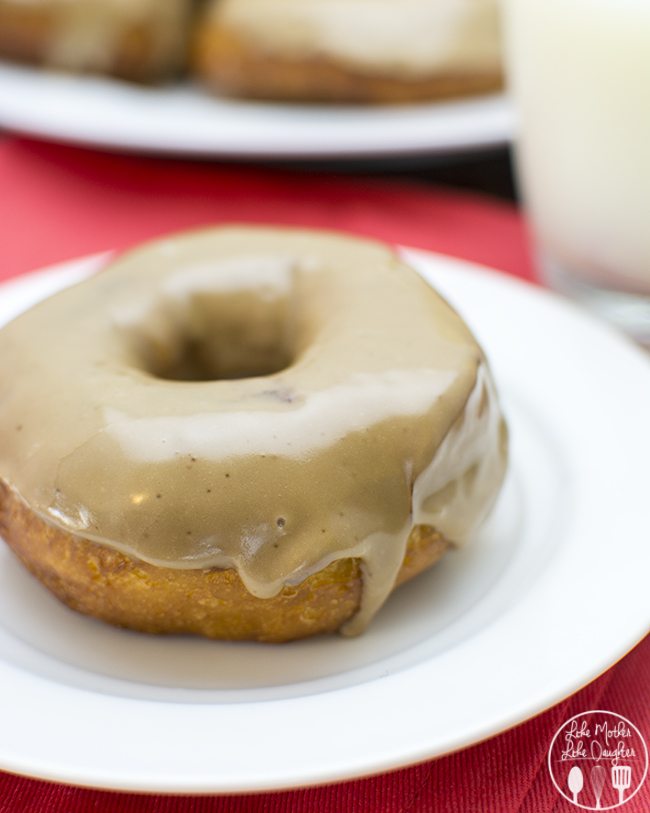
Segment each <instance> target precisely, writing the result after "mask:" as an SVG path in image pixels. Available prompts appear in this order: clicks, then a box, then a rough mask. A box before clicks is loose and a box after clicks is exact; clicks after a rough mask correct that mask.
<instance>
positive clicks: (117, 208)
mask: <svg viewBox="0 0 650 813" xmlns="http://www.w3.org/2000/svg"><path fill="white" fill-rule="evenodd" d="M237 221H239V222H242V221H249V222H266V223H279V224H280V223H282V224H297V225H304V226H316V227H325V228H337V229H341V230H345V231H349V232H354V233H358V234H364V235H370V236H376V237H379V238H382V239H384V240H387V241H391V242H399V243H403V244H408V245H413V246H417V247H420V248H428V249H433V250H436V251H442V252H445V253H448V254H453V255H456V256H459V257H463V258H466V259H469V260H474V261H478V262H483V263H485V264H488V265H492V266H494V267H497V268H501V269H502V270H504V271H507V272H509V273H512V274H515V275H518V276H521V277H524V278H529V279H532V278H533V272H532V266H531V263H530V259H529V254H528V250H527V244H526V238H525V233H524V228H523V224H522V221H521V218H520V216H519V214H518V213H517V211H516V210H515V209H514V208H513V207H511V206H509V205H507V204H503V203H498V202H495V201H491V200H487V199H480V198H478V197H475V196H469V195H466V194H461V193H458V192H451V191H449V190H440V189H439V190H435V189H430V188H427V187H424V186H419V185H416V184H409V183H398V182H381V181H374V180H367V179H360V178H354V177H341V176H325V175H320V174H313V173H308V172H304V171H303V172H289V171H280V170H271V169H260V168H256V169H252V168H241V167H233V166H215V165H213V164H203V163H183V162H178V161H164V160H160V159H147V158H140V157H138V158H134V157H126V156H111V155H108V154H102V153H95V152H91V151H85V150H80V149H75V148H69V147H60V146H52V145H45V144H38V143H35V142H30V141H26V140H18V139H11V140H6V141H4V142H3V143H0V279H1V278H9V277H11V276H14V275H17V274H20V273H23V272H25V271H28V270H31V269H34V268H37V267H39V266H44V265H48V264H52V263H55V262H58V261H61V260H65V259H68V258H72V257H77V256H81V255H84V254H88V253H93V252H97V251H102V250H105V249H112V248H119V249H121V248H125V247H127V246H129V245H132V244H134V243H137V242H139V241H141V240H142V239H145V238H148V237H152V236H155V235H158V234H162V233H164V232H167V231H171V230H177V229H182V228H187V227H193V226H199V225H205V224H210V223H222V222H237ZM1 295H2V294H1V290H0V296H1ZM477 691H481V683H480V676H479V675H477ZM649 701H650V638H648V639H646V640H645V641H644V642H643V643H641V644H640V645H639V646H638V647H637V648H636V649H635V650H633V651H632V652H631V653H630V654H629V655H628V656H627V657H625V658H624V659H623V660H622V661H621V662H620V663H618V664H617V665H616V666H614V667H613V668H612V669H610V670H609V671H608V672H606V673H605V674H604V675H602V676H601V677H600V678H599V679H597V680H596V681H594V682H593V683H592V684H591V685H589V686H588V687H586V688H584V689H582V690H581V691H579V692H578V693H577V694H575V695H573V696H572V697H571V698H569V699H568V700H565V701H564V702H562V703H560V704H559V705H557V706H555V707H554V708H552V709H550V710H549V711H547V712H545V713H544V714H542V715H540V716H538V717H536V718H534V719H533V720H530V721H528V722H526V723H523V724H522V725H520V726H518V727H516V728H514V729H512V730H510V731H508V732H506V733H504V734H501V735H500V736H498V737H494V738H492V739H490V740H487V741H486V742H484V743H481V744H479V745H476V746H474V747H472V748H469V749H467V750H465V751H462V752H459V753H457V754H452V755H450V756H447V757H443V758H440V759H438V760H434V761H431V762H427V763H424V764H421V765H418V766H414V767H410V768H406V769H404V770H401V771H398V772H394V773H391V774H384V775H381V776H377V777H373V778H368V779H362V780H358V781H354V782H348V783H344V784H339V785H332V786H326V787H321V788H308V789H303V790H297V791H288V792H282V793H269V794H260V795H256V796H230V797H228V796H221V797H219V796H209V797H208V796H206V797H161V796H153V795H152V796H147V795H134V794H122V793H119V794H118V793H109V792H102V791H94V790H87V789H79V788H70V787H65V786H62V785H57V784H53V783H47V782H41V781H36V780H33V779H27V778H22V777H16V776H11V775H9V774H0V813H23V812H25V813H27V811H29V813H32V812H33V811H39V813H40V811H47V812H48V813H49V812H50V811H51V812H52V813H86V811H97V812H98V813H113V812H114V811H125V813H129V811H138V813H140V812H142V813H148V811H156V813H186V811H196V812H197V813H222V812H223V811H233V813H242V812H243V811H251V812H252V813H285V811H292V812H293V813H311V811H316V810H318V811H323V813H346V812H347V811H350V813H362V812H363V813H434V812H435V813H438V811H445V812H446V811H449V813H473V812H474V811H477V812H478V811H490V813H491V811H495V813H552V812H553V813H569V811H574V810H577V808H575V807H573V806H572V805H571V804H570V803H569V802H567V801H565V800H564V799H562V798H561V797H560V796H559V794H558V792H557V791H556V789H555V788H554V787H553V785H552V783H551V780H550V778H549V774H548V771H547V767H546V755H547V751H548V748H549V746H550V743H551V740H552V737H553V735H554V733H555V731H556V730H557V728H558V727H559V726H560V725H561V724H562V723H563V722H564V721H566V720H568V719H569V718H570V717H572V716H573V715H575V714H578V713H580V712H584V711H587V710H589V709H609V710H611V711H614V712H616V713H618V714H621V715H623V716H625V717H627V718H629V719H630V720H631V721H632V722H633V723H634V724H635V725H636V726H637V727H638V728H639V729H640V731H641V733H642V734H643V735H644V737H645V740H646V742H648V743H650V702H649ZM393 713H399V710H398V709H389V710H387V714H393ZM44 724H45V721H44ZM342 736H344V733H342ZM0 737H2V720H1V719H0ZM621 810H623V811H625V813H647V811H649V810H650V781H646V783H645V785H644V787H643V788H642V789H641V791H640V792H639V793H638V794H637V795H636V796H635V797H634V798H633V799H632V800H631V801H629V802H628V803H626V804H625V805H624V807H623V808H621Z"/></svg>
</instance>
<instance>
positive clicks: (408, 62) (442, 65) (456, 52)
mask: <svg viewBox="0 0 650 813" xmlns="http://www.w3.org/2000/svg"><path fill="white" fill-rule="evenodd" d="M192 61H193V63H194V66H195V69H196V71H197V73H198V75H199V76H200V77H201V78H202V80H203V81H204V83H205V84H206V85H207V86H208V87H211V88H213V89H214V90H216V91H217V92H219V93H224V94H230V95H234V96H250V97H257V98H262V99H285V100H296V101H320V102H361V103H365V102H378V103H393V102H411V101H420V100H427V99H441V98H447V97H452V96H461V95H467V94H477V93H485V92H487V91H491V90H495V89H497V88H499V87H500V86H501V84H502V65H501V44H500V36H499V25H498V7H497V2H496V0H401V2H395V0H212V2H210V3H209V4H208V7H207V9H206V11H205V13H204V19H202V21H201V24H200V25H199V26H198V27H197V33H196V37H195V42H194V46H193V57H192Z"/></svg>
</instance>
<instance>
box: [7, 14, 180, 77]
mask: <svg viewBox="0 0 650 813" xmlns="http://www.w3.org/2000/svg"><path fill="white" fill-rule="evenodd" d="M191 11H192V0H164V2H159V0H126V2H125V0H29V2H25V0H0V55H2V56H6V57H10V58H12V59H17V60H21V61H24V62H31V63H36V64H40V65H45V66H49V67H54V68H63V69H66V70H72V71H88V72H93V73H106V74H112V75H114V76H117V77H120V78H123V79H129V80H133V81H137V82H155V81H159V80H162V79H165V78H168V77H170V76H172V75H174V74H176V73H177V72H178V71H179V69H180V68H181V66H182V65H183V63H184V61H185V55H186V50H187V38H188V37H189V24H190V14H191Z"/></svg>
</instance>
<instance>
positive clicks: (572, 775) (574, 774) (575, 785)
mask: <svg viewBox="0 0 650 813" xmlns="http://www.w3.org/2000/svg"><path fill="white" fill-rule="evenodd" d="M584 784H585V780H584V777H583V775H582V771H581V770H580V768H578V766H577V765H574V766H573V768H571V770H570V771H569V790H570V791H571V793H572V794H573V802H574V804H576V805H577V804H578V794H579V793H580V791H581V790H582V788H583V786H584Z"/></svg>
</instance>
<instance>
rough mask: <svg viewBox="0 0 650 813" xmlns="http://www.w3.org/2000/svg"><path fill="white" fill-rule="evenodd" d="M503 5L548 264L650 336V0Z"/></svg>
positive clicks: (559, 285)
mask: <svg viewBox="0 0 650 813" xmlns="http://www.w3.org/2000/svg"><path fill="white" fill-rule="evenodd" d="M503 12H504V15H503V16H504V27H505V31H506V43H507V65H508V73H509V81H510V86H511V90H512V93H513V96H514V99H515V103H516V107H517V114H518V119H519V125H518V127H519V130H518V139H517V145H516V166H517V174H518V178H519V183H520V187H521V191H522V194H523V198H524V201H525V204H526V206H527V209H528V213H529V216H530V220H531V224H532V227H533V234H534V237H535V241H536V244H537V251H538V258H539V264H540V269H541V271H542V274H543V276H544V277H545V279H546V280H547V281H548V282H549V284H550V285H551V286H553V287H555V288H556V289H558V290H560V291H562V292H564V293H566V294H569V295H570V296H572V297H574V298H576V299H579V300H581V301H582V302H584V303H585V304H587V305H589V306H591V307H592V308H593V309H594V310H596V311H598V312H599V313H600V314H602V315H603V316H605V317H606V318H608V319H609V320H610V321H613V322H614V323H615V324H617V325H618V326H619V327H622V328H623V329H625V330H626V331H627V332H628V333H629V334H630V335H632V336H633V337H634V338H636V339H637V340H638V341H641V342H642V343H645V344H647V345H650V0H503Z"/></svg>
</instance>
